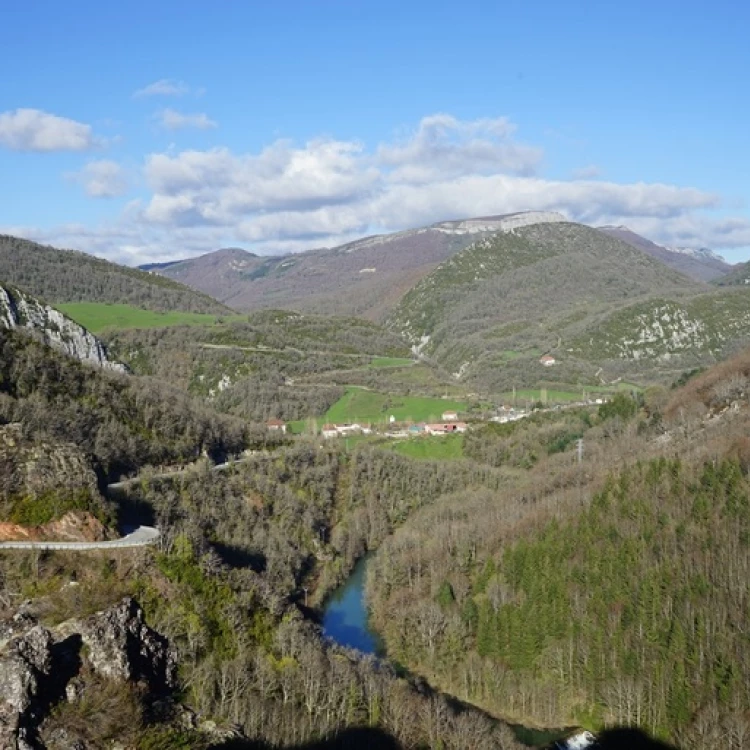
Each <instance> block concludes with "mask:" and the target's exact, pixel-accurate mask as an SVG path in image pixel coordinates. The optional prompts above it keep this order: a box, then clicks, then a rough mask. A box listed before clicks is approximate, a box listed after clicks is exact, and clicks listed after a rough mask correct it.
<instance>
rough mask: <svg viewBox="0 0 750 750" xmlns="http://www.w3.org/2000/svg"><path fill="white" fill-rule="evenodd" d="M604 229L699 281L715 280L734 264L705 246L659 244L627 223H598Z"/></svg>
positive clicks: (608, 233) (607, 232)
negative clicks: (690, 247) (603, 224)
mask: <svg viewBox="0 0 750 750" xmlns="http://www.w3.org/2000/svg"><path fill="white" fill-rule="evenodd" d="M598 229H599V231H600V232H604V234H607V235H609V236H610V237H614V238H616V239H618V240H622V241H623V242H627V243H628V244H629V245H632V246H633V247H635V248H638V250H642V251H643V252H644V253H647V254H648V255H650V256H651V257H652V258H656V260H659V261H661V262H662V263H664V265H667V266H669V267H670V268H674V269H675V270H676V271H679V272H680V273H684V274H685V275H686V276H689V277H690V278H691V279H695V281H713V280H714V279H719V278H721V277H723V276H725V275H726V274H728V273H730V271H731V270H732V268H733V266H732V265H731V264H730V263H727V262H726V261H725V260H724V259H723V258H721V257H720V256H718V255H716V254H715V253H713V252H712V251H711V250H707V249H706V248H701V249H700V250H691V249H689V248H669V247H664V246H663V245H657V244H656V243H655V242H652V241H651V240H648V239H646V238H645V237H641V235H639V234H636V233H635V232H633V231H631V230H630V229H628V228H627V227H624V226H616V227H615V226H607V227H598Z"/></svg>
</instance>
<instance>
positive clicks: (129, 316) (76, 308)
mask: <svg viewBox="0 0 750 750" xmlns="http://www.w3.org/2000/svg"><path fill="white" fill-rule="evenodd" d="M57 307H59V308H60V310H62V312H64V313H65V314H66V315H67V316H69V317H70V318H73V320H75V321H76V323H80V324H81V325H82V326H84V328H88V330H89V331H91V332H92V333H98V332H99V331H101V330H103V329H104V328H164V327H166V326H177V325H192V326H196V325H203V326H206V325H208V326H211V325H216V323H217V322H218V321H220V320H224V321H226V320H229V319H230V318H231V317H232V316H225V317H221V316H217V315H207V314H205V313H189V312H179V311H172V312H154V311H153V310H142V309H141V308H139V307H133V306H132V305H114V304H112V305H110V304H106V303H104V302H68V303H65V304H62V305H57Z"/></svg>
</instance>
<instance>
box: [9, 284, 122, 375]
mask: <svg viewBox="0 0 750 750" xmlns="http://www.w3.org/2000/svg"><path fill="white" fill-rule="evenodd" d="M0 328H25V329H28V330H30V331H32V332H35V333H36V334H38V335H40V336H41V337H42V338H43V339H44V341H45V342H46V343H47V344H49V345H50V346H52V347H53V348H55V349H57V350H59V351H61V352H64V353H65V354H69V355H70V356H71V357H75V358H76V359H79V360H81V362H88V363H90V364H93V365H96V366H97V367H102V368H104V369H106V370H115V371H116V372H127V367H125V365H123V364H121V363H120V362H111V361H110V360H109V359H108V358H107V352H106V350H105V348H104V345H103V344H102V342H101V341H99V339H98V338H96V336H94V335H93V334H91V333H89V332H88V331H87V330H86V329H85V328H84V327H83V326H80V325H78V323H75V322H74V321H72V320H71V319H70V318H68V317H67V316H65V315H63V314H62V313H61V312H60V311H59V310H55V308H54V307H50V306H49V305H45V304H43V303H42V302H40V301H39V300H38V299H35V298H34V297H31V296H30V295H28V294H25V293H23V292H21V291H19V290H18V289H13V288H11V287H4V286H0Z"/></svg>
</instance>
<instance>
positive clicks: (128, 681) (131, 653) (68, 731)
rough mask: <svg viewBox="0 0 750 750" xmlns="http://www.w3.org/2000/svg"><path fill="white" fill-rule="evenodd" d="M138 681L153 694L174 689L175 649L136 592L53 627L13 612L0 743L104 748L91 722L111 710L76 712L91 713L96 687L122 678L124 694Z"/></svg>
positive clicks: (3, 639) (4, 638)
mask: <svg viewBox="0 0 750 750" xmlns="http://www.w3.org/2000/svg"><path fill="white" fill-rule="evenodd" d="M136 684H137V685H138V686H139V690H140V691H141V692H140V693H139V695H141V696H142V697H144V699H147V700H148V701H151V702H153V701H154V700H156V699H158V698H159V697H163V696H167V695H169V693H170V692H171V691H172V690H173V689H174V687H175V684H176V654H175V651H174V650H173V649H172V648H171V647H170V645H169V642H168V641H167V639H166V638H165V637H164V636H162V635H160V634H159V633H157V632H156V631H155V630H153V629H152V628H150V627H149V626H148V625H146V623H145V622H144V619H143V610H142V609H141V608H140V606H139V605H138V604H137V603H136V602H135V601H134V600H133V599H130V598H126V599H123V600H122V601H121V602H120V603H119V604H117V605H115V606H113V607H110V608H109V609H107V610H105V611H103V612H99V613H97V614H95V615H92V616H91V617H88V618H86V619H83V620H69V621H66V622H63V623H62V624H60V625H58V626H57V627H54V628H46V627H44V626H42V625H40V624H37V622H36V621H35V619H34V618H33V616H31V615H29V614H24V613H21V614H16V615H15V617H13V618H12V619H11V620H9V621H7V622H5V623H0V748H1V749H2V750H37V748H45V747H47V748H51V747H60V748H62V747H66V748H74V747H75V748H78V747H81V748H84V747H103V745H100V744H98V743H97V744H89V741H90V739H91V738H90V737H89V733H90V729H91V726H90V725H91V724H92V723H93V722H94V721H103V720H107V719H110V718H112V717H98V716H90V717H89V720H88V721H80V720H78V721H73V720H72V719H73V717H74V716H76V715H77V714H81V715H82V716H86V715H87V713H86V711H87V708H86V707H87V706H88V710H90V706H91V702H92V700H95V699H96V695H95V693H96V692H99V693H101V692H102V691H112V690H113V688H117V686H118V685H120V686H122V687H121V690H123V695H126V694H127V690H128V688H129V687H134V686H135V685H136ZM123 706H127V701H126V700H123ZM113 708H114V705H113ZM66 716H68V718H69V719H71V720H69V721H68V722H67V723H66V722H64V721H62V719H64V718H65V717H66ZM79 718H80V717H79ZM115 718H116V717H115Z"/></svg>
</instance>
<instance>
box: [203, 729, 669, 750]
mask: <svg viewBox="0 0 750 750" xmlns="http://www.w3.org/2000/svg"><path fill="white" fill-rule="evenodd" d="M598 747H599V748H601V750H678V748H676V747H675V746H674V745H668V744H666V743H664V742H661V741H659V740H655V739H653V738H652V737H649V736H648V734H646V733H645V732H643V731H641V730H640V729H632V728H630V727H621V728H616V729H608V730H606V731H605V732H602V733H600V734H599V745H598ZM211 750H270V748H269V746H268V745H265V744H262V743H254V742H249V741H248V740H230V741H229V742H226V743H224V744H221V745H215V746H213V747H212V748H211ZM286 750H401V745H399V743H398V742H396V740H395V739H393V737H391V736H390V735H388V734H386V733H385V732H383V731H381V730H379V729H369V728H362V729H347V730H345V731H343V732H341V733H340V734H339V735H337V736H336V737H334V738H331V739H329V740H322V741H320V742H314V743H312V744H307V745H295V746H294V747H288V748H286ZM466 750H472V748H469V747H467V748H466Z"/></svg>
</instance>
